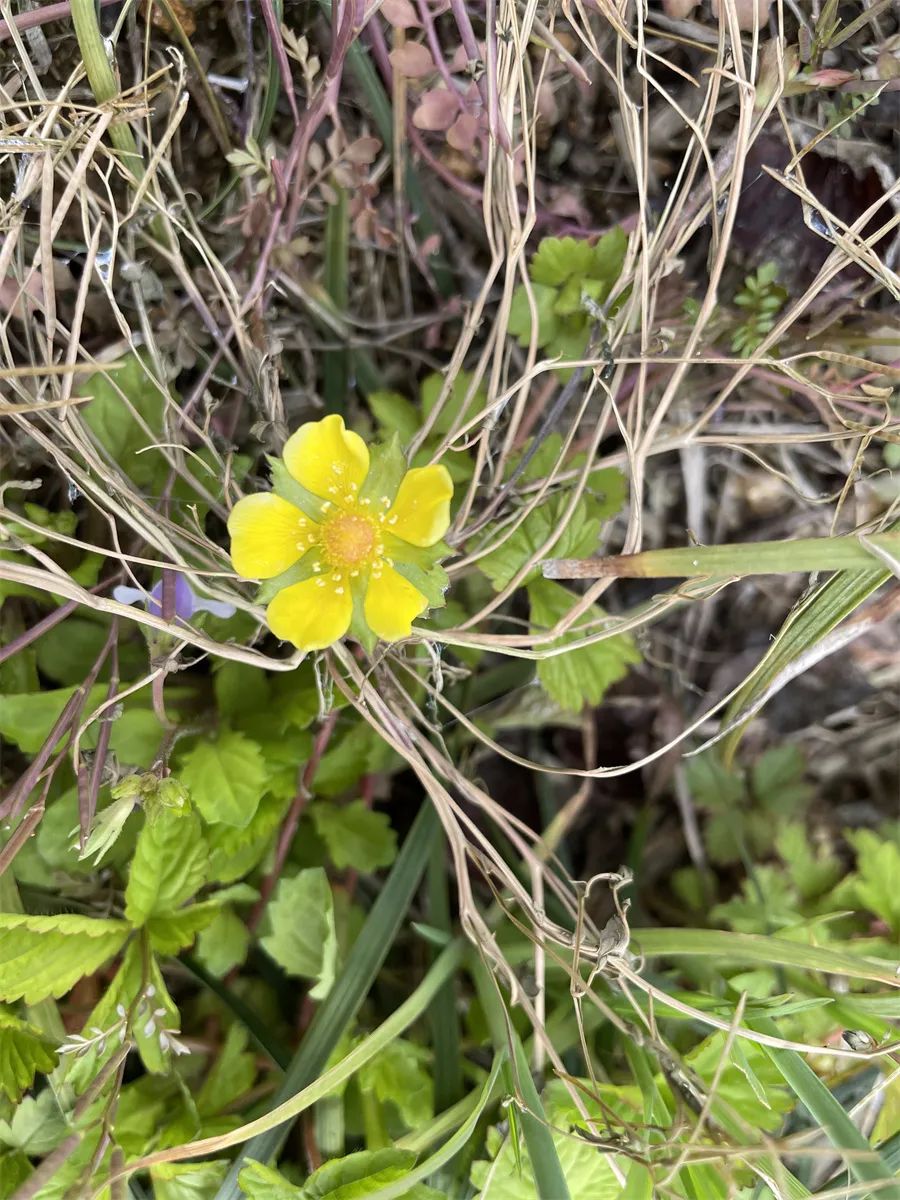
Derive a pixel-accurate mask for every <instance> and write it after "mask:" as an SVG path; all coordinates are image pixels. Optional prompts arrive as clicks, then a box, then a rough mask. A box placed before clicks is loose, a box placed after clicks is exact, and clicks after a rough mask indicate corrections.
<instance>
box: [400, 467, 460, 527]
mask: <svg viewBox="0 0 900 1200" xmlns="http://www.w3.org/2000/svg"><path fill="white" fill-rule="evenodd" d="M452 496H453V480H452V479H451V478H450V472H449V471H448V470H447V468H446V467H441V466H430V467H413V469H412V470H411V471H407V472H406V474H405V475H404V476H403V481H402V483H401V484H400V488H399V491H398V492H397V498H396V499H395V500H394V503H393V505H392V506H391V509H390V511H389V512H388V515H387V527H388V529H389V530H390V532H391V533H393V534H395V535H396V536H397V537H398V538H402V539H403V541H404V542H411V543H412V545H413V546H433V545H434V543H435V542H439V541H440V540H441V538H442V537H443V536H444V534H445V533H446V532H447V529H448V527H449V525H450V500H451V498H452Z"/></svg>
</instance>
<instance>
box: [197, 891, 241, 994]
mask: <svg viewBox="0 0 900 1200" xmlns="http://www.w3.org/2000/svg"><path fill="white" fill-rule="evenodd" d="M249 948H250V931H249V930H248V929H247V926H246V925H245V924H244V922H243V921H242V920H241V918H240V917H239V916H238V915H237V914H236V913H235V912H234V911H233V910H232V909H231V908H230V907H229V906H228V905H223V906H222V907H220V908H219V910H218V912H217V913H216V915H215V916H214V917H213V919H212V921H211V922H210V923H209V925H207V926H206V928H205V929H203V930H201V932H200V936H199V937H198V939H197V946H196V950H195V953H196V955H197V958H198V959H199V960H200V962H201V963H202V965H203V966H204V967H205V968H206V969H207V971H209V973H210V975H215V977H216V979H224V978H225V976H226V975H227V974H228V972H229V971H231V970H233V969H234V968H235V967H239V966H240V965H241V963H243V961H244V959H245V958H246V957H247V951H248V950H249Z"/></svg>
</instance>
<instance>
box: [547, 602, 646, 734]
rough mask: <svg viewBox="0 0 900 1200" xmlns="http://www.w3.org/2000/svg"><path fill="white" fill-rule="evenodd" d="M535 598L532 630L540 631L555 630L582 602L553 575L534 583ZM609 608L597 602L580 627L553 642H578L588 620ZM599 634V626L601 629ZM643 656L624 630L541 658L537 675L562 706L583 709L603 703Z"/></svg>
mask: <svg viewBox="0 0 900 1200" xmlns="http://www.w3.org/2000/svg"><path fill="white" fill-rule="evenodd" d="M528 598H529V600H530V601H531V628H532V631H533V632H535V633H541V632H542V633H545V632H546V631H547V630H548V629H551V628H552V627H553V626H554V625H555V624H556V623H557V622H558V621H559V620H561V619H562V618H563V617H564V616H565V615H566V613H568V612H569V611H570V610H571V608H572V607H573V606H574V605H575V604H576V603H577V600H578V597H577V596H573V595H572V593H571V592H568V591H567V590H566V589H565V588H564V587H562V586H561V585H560V584H558V583H554V582H553V580H550V579H536V580H534V582H533V583H530V584H529V585H528ZM602 616H603V612H602V610H601V609H600V608H598V606H597V605H595V604H594V605H591V607H590V608H589V609H588V611H587V612H586V613H585V614H584V616H582V617H580V618H579V619H578V621H576V623H575V626H574V628H573V629H571V630H570V631H569V632H568V633H566V634H564V635H563V636H562V637H561V638H557V639H556V640H555V641H553V642H552V643H551V644H550V646H551V647H552V648H555V647H557V646H566V645H569V644H570V643H571V642H574V641H577V640H578V638H579V637H580V636H584V635H583V634H580V633H579V629H580V628H581V627H583V626H584V625H585V624H586V623H587V622H589V621H593V622H596V621H597V619H598V618H602ZM594 631H595V632H596V627H595V630H594ZM640 659H641V656H640V654H639V653H638V651H637V647H636V646H635V644H634V641H633V640H632V638H630V637H629V636H628V634H624V633H619V634H615V635H614V636H613V637H610V638H606V639H605V640H604V641H601V642H594V643H593V644H592V645H589V646H581V647H579V648H578V649H576V650H568V651H565V652H564V653H562V654H557V655H555V656H554V657H552V658H544V659H541V660H540V661H539V662H538V667H537V674H538V679H539V680H540V683H541V686H542V687H543V688H544V689H545V691H546V692H547V694H548V695H549V696H551V697H552V698H553V699H554V700H555V701H556V703H557V704H559V705H560V707H562V708H566V709H569V710H570V711H571V712H578V711H580V710H581V709H582V708H583V707H584V705H585V704H591V705H593V704H599V703H600V701H601V699H602V698H603V695H604V693H605V692H606V689H607V688H608V687H610V686H611V685H612V684H613V683H616V682H617V680H619V679H624V677H625V676H626V675H627V674H628V667H629V666H630V665H631V664H633V663H637V662H640Z"/></svg>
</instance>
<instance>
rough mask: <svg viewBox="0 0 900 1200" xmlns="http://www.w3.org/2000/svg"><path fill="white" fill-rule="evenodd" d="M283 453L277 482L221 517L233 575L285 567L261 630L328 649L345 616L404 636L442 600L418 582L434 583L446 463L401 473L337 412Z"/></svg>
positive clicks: (302, 431) (381, 632) (445, 513)
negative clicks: (373, 456)
mask: <svg viewBox="0 0 900 1200" xmlns="http://www.w3.org/2000/svg"><path fill="white" fill-rule="evenodd" d="M373 453H375V454H377V453H378V452H373ZM391 453H393V457H391ZM282 457H283V463H284V466H283V467H282V465H281V464H280V463H278V462H277V461H274V462H273V464H272V466H273V478H274V482H275V491H274V492H266V493H260V494H258V495H255V496H245V497H244V499H242V500H239V501H238V502H237V504H236V505H235V506H234V508H233V509H232V511H231V515H230V517H229V518H228V532H229V534H230V535H231V561H232V563H233V564H234V569H235V571H237V573H238V575H242V576H243V577H244V578H245V579H276V577H278V576H282V575H283V576H284V579H283V581H281V582H282V586H281V587H280V590H279V591H277V592H276V594H275V596H274V598H273V599H272V601H271V603H270V604H269V606H268V608H267V610H266V621H267V623H268V625H269V628H270V629H271V630H272V632H273V633H274V634H275V635H276V637H279V638H282V639H283V640H285V641H288V642H293V644H294V645H295V646H297V647H298V648H299V649H300V650H322V649H324V648H325V647H326V646H330V645H331V644H332V643H333V642H336V641H338V639H339V638H342V637H343V636H344V634H346V632H347V630H348V629H349V628H350V625H351V621H352V622H353V623H354V629H355V630H357V629H359V628H361V627H365V626H367V627H368V629H369V630H371V632H372V633H373V634H375V635H376V636H377V637H380V638H383V639H384V640H385V641H396V640H397V639H398V638H403V637H408V636H409V634H410V632H411V628H412V622H413V621H414V620H415V618H416V617H418V616H420V615H421V614H422V613H423V612H424V611H425V609H426V608H428V607H429V604H434V603H440V602H441V601H440V596H439V595H438V596H437V598H435V597H434V596H429V595H426V594H425V592H423V591H422V590H421V589H422V587H425V588H426V589H427V590H431V591H433V590H434V587H433V585H434V573H435V571H437V572H440V568H436V567H435V559H436V558H437V557H438V556H439V555H440V553H441V548H440V547H439V546H438V543H440V541H441V538H443V536H444V534H445V533H446V532H447V528H448V526H449V524H450V499H451V497H452V495H453V484H452V482H451V480H450V474H449V472H448V471H447V469H446V467H442V466H429V467H415V468H413V469H412V470H410V471H406V470H405V462H404V461H403V459H402V456H401V455H400V454H399V451H398V450H397V449H396V447H387V448H383V449H382V450H381V452H380V454H378V457H377V461H376V462H374V463H373V462H371V461H370V455H369V449H368V447H367V446H366V444H365V442H364V441H363V440H362V438H361V437H360V436H359V435H358V434H356V433H353V432H351V431H350V430H347V429H345V428H344V422H343V419H342V418H341V417H339V416H337V415H332V416H328V417H324V418H323V419H322V420H321V421H311V422H309V423H308V424H306V425H301V427H300V428H299V429H298V430H297V432H296V433H294V434H293V435H292V436H291V437H290V438H289V439H288V441H287V443H286V444H285V447H284V452H283V456H282ZM370 467H371V470H370ZM277 493H281V494H277ZM430 548H433V550H432V552H431V553H429V549H430ZM444 550H445V551H446V548H445V547H444ZM444 578H445V577H444ZM429 579H430V580H431V584H432V587H431V588H430V589H429ZM276 582H278V581H277V579H276ZM417 584H419V585H421V586H416V585H417Z"/></svg>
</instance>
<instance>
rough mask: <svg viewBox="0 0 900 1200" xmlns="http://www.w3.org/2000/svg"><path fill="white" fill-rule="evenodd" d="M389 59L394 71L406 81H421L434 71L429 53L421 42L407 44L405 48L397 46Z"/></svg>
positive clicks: (432, 60)
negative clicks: (405, 78)
mask: <svg viewBox="0 0 900 1200" xmlns="http://www.w3.org/2000/svg"><path fill="white" fill-rule="evenodd" d="M389 57H390V60H391V66H392V67H393V68H394V70H395V71H399V72H400V74H401V75H405V76H406V77H407V78H408V79H421V78H422V77H423V76H425V75H430V74H431V73H432V71H434V69H435V66H434V59H433V58H432V57H431V51H430V50H429V49H428V47H427V46H423V45H422V43H421V42H407V43H406V45H405V46H398V47H397V49H396V50H392V51H391V53H390V56H389Z"/></svg>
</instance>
